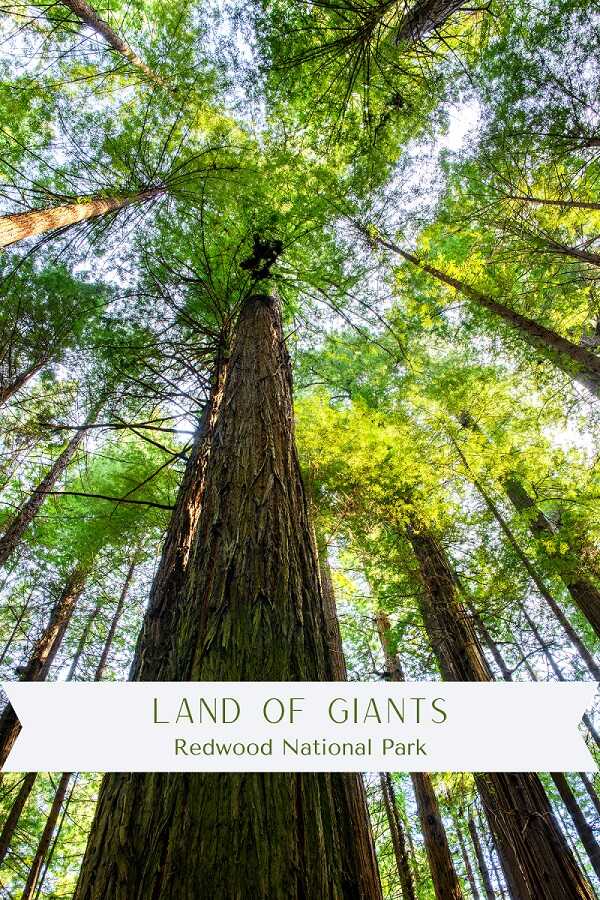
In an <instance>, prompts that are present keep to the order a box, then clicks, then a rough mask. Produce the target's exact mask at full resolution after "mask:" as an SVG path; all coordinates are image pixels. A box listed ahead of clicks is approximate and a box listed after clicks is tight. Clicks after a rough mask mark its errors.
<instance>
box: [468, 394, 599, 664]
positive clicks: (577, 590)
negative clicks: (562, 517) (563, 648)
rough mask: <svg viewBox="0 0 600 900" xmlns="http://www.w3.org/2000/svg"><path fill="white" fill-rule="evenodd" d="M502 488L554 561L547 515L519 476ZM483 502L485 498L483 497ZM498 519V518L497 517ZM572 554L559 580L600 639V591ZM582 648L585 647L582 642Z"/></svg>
mask: <svg viewBox="0 0 600 900" xmlns="http://www.w3.org/2000/svg"><path fill="white" fill-rule="evenodd" d="M459 421H460V423H461V425H462V426H463V427H464V428H468V429H469V430H470V431H474V432H476V433H477V434H481V433H482V432H481V428H480V427H479V425H478V424H477V423H476V422H475V420H474V419H473V417H472V416H471V415H470V413H468V412H464V411H463V412H461V414H460V416H459ZM453 443H454V446H455V447H456V448H457V450H458V452H459V454H460V456H461V458H462V460H463V462H464V464H465V466H467V468H468V463H467V461H466V459H465V456H464V453H463V452H462V450H461V449H460V447H459V446H458V444H457V443H456V441H453ZM502 484H503V486H504V490H505V491H506V496H507V497H508V499H509V500H510V502H511V503H512V505H513V506H514V508H515V509H516V510H517V512H520V513H523V512H524V513H528V514H529V517H528V519H527V525H528V527H529V530H530V532H531V534H532V535H533V536H534V538H536V540H537V542H538V545H539V547H540V550H541V551H542V552H543V553H544V554H545V555H546V556H548V557H549V558H550V560H551V559H552V556H551V555H550V554H549V553H548V549H547V547H546V545H545V544H544V540H545V539H546V538H548V537H553V536H554V535H555V534H556V529H555V528H554V525H553V524H552V522H551V521H550V519H549V518H548V517H547V516H546V515H545V514H544V512H543V511H542V510H541V509H538V508H537V506H536V503H535V501H534V499H533V498H532V497H531V496H530V495H529V493H528V491H527V490H526V488H525V487H524V485H523V484H522V483H521V482H520V481H519V479H518V478H517V477H516V476H514V475H508V476H507V477H505V478H504V479H503V481H502ZM477 487H479V486H478V485H477ZM484 499H486V498H485V497H484ZM488 505H489V503H488ZM492 512H493V510H492ZM531 514H533V516H531ZM496 518H498V517H497V515H496ZM503 530H505V529H503ZM505 533H506V530H505ZM511 543H512V544H513V546H515V544H516V543H517V542H516V539H514V538H512V539H511ZM569 550H570V553H571V557H572V559H571V563H572V565H571V566H570V569H569V571H568V572H561V575H560V577H561V578H562V580H563V582H564V584H565V587H566V588H567V590H568V591H569V593H570V595H571V597H572V598H573V601H574V603H575V605H576V606H577V607H578V608H579V609H580V610H581V612H582V614H583V615H584V616H585V618H586V619H587V620H588V622H589V623H590V625H591V626H592V628H593V629H594V631H595V632H596V634H597V635H598V636H599V637H600V590H599V589H598V588H597V587H596V585H595V584H594V583H593V582H592V581H591V580H590V579H589V578H588V577H587V575H586V574H585V572H583V571H581V567H580V565H578V559H577V557H578V556H579V555H580V554H579V553H578V551H577V550H576V549H575V548H574V547H569ZM567 621H568V620H567ZM561 624H563V627H564V622H562V621H561ZM575 634H576V633H575ZM569 637H570V639H571V640H573V637H572V635H571V634H569ZM580 644H582V642H581V641H580ZM583 647H584V648H585V645H583ZM577 649H578V651H579V653H580V655H581V646H578V647H577ZM583 657H584V660H585V662H586V665H587V666H588V668H590V660H591V662H592V666H593V668H590V671H591V673H592V675H593V677H594V678H595V679H596V680H600V667H599V666H598V664H597V663H595V661H594V660H593V657H591V654H590V653H589V651H585V649H584V653H583Z"/></svg>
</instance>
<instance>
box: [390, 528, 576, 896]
mask: <svg viewBox="0 0 600 900" xmlns="http://www.w3.org/2000/svg"><path fill="white" fill-rule="evenodd" d="M405 529H406V535H407V537H408V540H409V542H410V544H411V546H412V548H413V552H414V554H415V557H416V559H417V562H418V566H419V573H420V577H421V581H422V583H423V591H422V594H421V609H422V615H423V620H424V624H425V628H426V630H427V633H428V636H429V639H430V641H431V644H432V647H433V650H434V652H435V655H436V657H437V660H438V664H439V666H440V669H441V672H442V676H443V677H444V678H445V679H446V680H448V681H490V680H492V676H491V673H490V670H489V668H488V665H487V662H486V660H485V657H484V655H483V652H482V650H481V647H480V645H479V642H478V640H477V637H476V634H475V631H474V627H473V624H472V622H471V620H470V619H469V618H468V615H467V613H466V610H465V609H464V607H463V606H462V604H460V602H459V599H458V592H457V587H456V576H455V575H454V573H453V571H452V568H451V566H450V564H449V561H448V559H447V557H446V554H445V552H444V550H443V548H442V546H441V545H440V543H439V542H438V540H437V539H436V538H435V537H434V535H433V534H432V533H431V532H430V531H429V530H428V529H427V528H426V527H425V526H424V525H423V523H420V522H418V521H416V519H415V518H414V517H413V519H412V520H410V521H409V523H408V524H407V525H406V526H405ZM475 782H476V784H477V788H478V791H479V794H480V796H481V798H482V801H483V804H484V808H485V811H486V816H487V818H488V821H489V823H490V827H491V830H492V834H493V835H494V838H495V841H496V845H497V847H498V850H499V853H500V857H501V860H502V864H503V867H504V870H505V873H506V877H507V880H508V884H509V889H510V891H511V893H512V894H514V895H515V896H517V897H519V900H540V898H541V897H544V898H545V900H564V898H566V897H571V898H573V900H575V898H581V900H583V898H585V900H592V898H593V893H592V889H591V887H590V885H589V883H588V882H587V879H586V878H585V876H584V874H583V873H582V872H581V871H580V869H579V868H578V867H577V865H576V863H575V860H574V858H573V855H572V854H571V852H570V850H569V847H568V845H567V844H566V842H565V839H564V836H563V834H562V832H561V830H560V828H559V826H558V824H557V822H556V820H555V818H554V814H553V812H552V807H551V806H550V803H549V802H548V798H547V797H546V794H545V793H544V789H543V787H542V784H541V782H540V780H539V778H538V776H537V775H535V774H534V773H522V772H517V773H504V772H489V773H478V774H476V775H475Z"/></svg>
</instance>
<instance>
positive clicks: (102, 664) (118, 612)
mask: <svg viewBox="0 0 600 900" xmlns="http://www.w3.org/2000/svg"><path fill="white" fill-rule="evenodd" d="M136 565H137V556H136V554H135V553H134V554H133V556H132V557H131V562H130V564H129V568H128V569H127V574H126V576H125V581H124V582H123V587H122V588H121V593H120V595H119V601H118V603H117V605H116V608H115V611H114V613H113V617H112V619H111V621H110V625H109V628H108V632H107V634H106V638H105V641H104V646H103V647H102V652H101V653H100V659H99V660H98V665H97V666H96V671H95V673H94V681H102V679H103V677H104V672H105V671H106V664H107V662H108V655H109V653H110V651H111V647H112V645H113V641H114V639H115V634H116V633H117V628H118V626H119V622H120V621H121V616H122V615H123V610H124V608H125V600H126V599H127V594H128V593H129V587H130V585H131V579H132V578H133V573H134V572H135V567H136Z"/></svg>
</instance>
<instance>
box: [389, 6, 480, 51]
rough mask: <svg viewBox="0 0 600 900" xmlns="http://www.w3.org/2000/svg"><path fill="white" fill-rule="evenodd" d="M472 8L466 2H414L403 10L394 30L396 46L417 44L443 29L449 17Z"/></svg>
mask: <svg viewBox="0 0 600 900" xmlns="http://www.w3.org/2000/svg"><path fill="white" fill-rule="evenodd" d="M465 8H469V9H470V10H472V7H470V6H469V3H468V2H466V0H416V2H414V3H413V4H412V6H410V7H408V8H404V10H403V14H402V17H401V19H400V24H399V26H398V28H397V30H396V38H395V40H396V44H419V43H421V41H424V40H425V39H426V38H428V37H429V36H430V35H431V34H433V33H434V32H436V31H438V30H439V29H440V28H443V26H444V25H445V23H446V22H447V21H448V19H449V18H450V16H452V15H453V14H454V13H456V12H460V10H461V9H465Z"/></svg>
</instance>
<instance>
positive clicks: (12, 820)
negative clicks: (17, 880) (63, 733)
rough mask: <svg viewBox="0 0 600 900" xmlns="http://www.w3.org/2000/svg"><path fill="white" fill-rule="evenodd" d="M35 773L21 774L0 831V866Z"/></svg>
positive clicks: (32, 783) (35, 775)
mask: <svg viewBox="0 0 600 900" xmlns="http://www.w3.org/2000/svg"><path fill="white" fill-rule="evenodd" d="M37 774H38V773H37V772H28V773H27V774H26V775H24V776H23V781H22V782H21V787H20V788H19V792H18V794H17V796H16V797H15V800H14V802H13V805H12V806H11V808H10V812H9V813H8V815H7V817H6V820H5V822H4V825H3V826H2V831H1V832H0V867H1V866H2V864H3V862H4V858H5V857H6V854H7V853H8V848H9V847H10V842H11V841H12V838H13V835H14V833H15V830H16V828H17V825H18V824H19V819H20V818H21V813H22V812H23V807H24V806H25V804H26V803H27V799H28V798H29V795H30V794H31V791H32V790H33V785H34V783H35V779H36V778H37Z"/></svg>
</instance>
